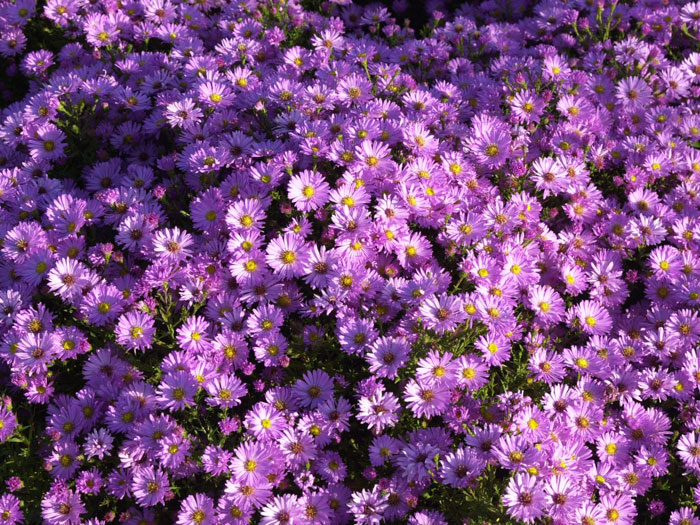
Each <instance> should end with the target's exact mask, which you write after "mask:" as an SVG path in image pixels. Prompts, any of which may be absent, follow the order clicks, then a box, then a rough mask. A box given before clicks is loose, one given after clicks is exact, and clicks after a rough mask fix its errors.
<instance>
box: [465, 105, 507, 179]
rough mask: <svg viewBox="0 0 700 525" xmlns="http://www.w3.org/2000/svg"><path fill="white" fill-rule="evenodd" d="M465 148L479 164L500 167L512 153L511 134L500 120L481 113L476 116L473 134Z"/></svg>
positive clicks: (473, 123)
mask: <svg viewBox="0 0 700 525" xmlns="http://www.w3.org/2000/svg"><path fill="white" fill-rule="evenodd" d="M465 149H466V151H467V152H469V153H471V155H472V156H473V158H474V160H475V161H476V162H477V163H478V164H480V165H483V166H486V167H488V168H498V167H500V166H502V165H503V164H504V163H505V161H506V159H507V158H508V157H509V155H510V151H509V150H510V136H509V134H508V132H507V131H506V128H505V126H504V125H503V124H502V123H501V122H500V121H498V120H497V119H494V118H493V117H490V116H487V115H479V116H477V117H474V120H473V122H472V135H471V136H470V138H469V139H468V141H467V142H466V144H465Z"/></svg>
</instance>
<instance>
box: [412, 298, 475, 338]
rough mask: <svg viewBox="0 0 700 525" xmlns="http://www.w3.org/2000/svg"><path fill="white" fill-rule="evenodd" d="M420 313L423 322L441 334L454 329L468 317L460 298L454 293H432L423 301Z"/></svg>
mask: <svg viewBox="0 0 700 525" xmlns="http://www.w3.org/2000/svg"><path fill="white" fill-rule="evenodd" d="M420 313H421V316H422V317H421V319H422V321H423V324H424V325H425V326H426V327H427V328H430V329H432V330H435V331H436V332H437V333H439V334H442V333H445V332H447V331H448V330H453V329H454V328H455V327H456V326H458V325H460V324H461V323H463V322H464V321H465V320H466V319H467V314H466V312H465V311H464V310H463V309H462V305H461V301H460V299H459V298H458V297H457V296H454V295H441V296H440V297H438V296H437V295H434V294H433V295H431V296H430V297H428V298H426V299H424V300H423V301H422V302H421V305H420Z"/></svg>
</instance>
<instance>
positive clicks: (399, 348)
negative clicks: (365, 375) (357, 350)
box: [367, 337, 410, 379]
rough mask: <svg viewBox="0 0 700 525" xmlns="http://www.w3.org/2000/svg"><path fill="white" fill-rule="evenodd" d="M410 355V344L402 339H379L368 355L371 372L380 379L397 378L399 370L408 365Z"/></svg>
mask: <svg viewBox="0 0 700 525" xmlns="http://www.w3.org/2000/svg"><path fill="white" fill-rule="evenodd" d="M409 353H410V346H409V344H408V343H407V342H406V341H404V340H401V339H396V338H392V337H379V338H378V339H377V340H376V341H374V342H373V343H372V345H371V347H370V351H369V353H368V354H367V361H368V362H369V370H370V372H372V373H373V374H375V375H377V376H378V377H387V378H389V379H394V378H396V376H397V374H398V371H399V369H400V368H401V367H402V366H404V365H405V364H406V361H407V360H408V356H409Z"/></svg>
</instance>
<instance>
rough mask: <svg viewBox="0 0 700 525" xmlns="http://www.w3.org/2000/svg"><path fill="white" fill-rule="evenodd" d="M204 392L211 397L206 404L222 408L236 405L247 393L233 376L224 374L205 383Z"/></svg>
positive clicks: (243, 386)
mask: <svg viewBox="0 0 700 525" xmlns="http://www.w3.org/2000/svg"><path fill="white" fill-rule="evenodd" d="M205 390H206V391H207V392H208V393H209V395H210V396H211V397H209V398H207V404H209V405H213V406H221V407H224V408H228V407H233V406H236V405H238V404H239V403H240V400H241V398H242V397H243V396H245V395H246V392H247V389H246V387H245V385H244V384H243V382H242V381H241V380H240V379H238V378H237V377H236V376H234V375H226V374H224V375H220V376H219V377H216V378H214V380H213V381H211V382H209V383H207V385H206V386H205Z"/></svg>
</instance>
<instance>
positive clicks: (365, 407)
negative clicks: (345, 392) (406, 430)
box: [357, 390, 401, 434]
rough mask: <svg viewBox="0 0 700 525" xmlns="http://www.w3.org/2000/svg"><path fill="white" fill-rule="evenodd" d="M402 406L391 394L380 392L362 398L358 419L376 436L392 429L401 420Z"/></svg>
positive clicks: (359, 404)
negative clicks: (387, 429)
mask: <svg viewBox="0 0 700 525" xmlns="http://www.w3.org/2000/svg"><path fill="white" fill-rule="evenodd" d="M400 409H401V406H400V404H399V401H398V399H397V398H396V396H395V395H394V394H392V393H391V392H384V391H382V390H379V391H377V392H375V393H374V394H373V395H372V396H370V397H364V396H363V397H361V398H360V400H359V403H358V412H357V418H358V419H359V420H360V421H361V422H362V423H364V424H365V425H367V428H369V429H370V430H371V431H373V432H374V433H375V434H379V433H381V432H383V431H384V429H385V428H387V427H392V426H394V424H395V423H396V422H397V421H398V419H399V414H400Z"/></svg>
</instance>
